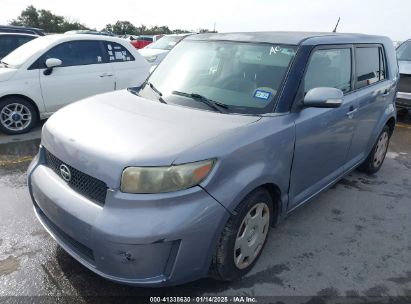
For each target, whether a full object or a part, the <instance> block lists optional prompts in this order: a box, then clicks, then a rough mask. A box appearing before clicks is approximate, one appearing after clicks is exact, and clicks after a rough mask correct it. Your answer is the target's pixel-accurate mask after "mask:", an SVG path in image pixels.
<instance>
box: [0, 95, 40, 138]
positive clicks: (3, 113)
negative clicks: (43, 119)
mask: <svg viewBox="0 0 411 304" xmlns="http://www.w3.org/2000/svg"><path fill="white" fill-rule="evenodd" d="M37 121H38V117H37V112H36V109H35V107H34V106H33V104H32V103H30V102H29V101H27V100H26V99H24V98H22V97H6V98H4V99H2V100H0V131H2V132H4V133H6V134H10V135H14V134H21V133H26V132H28V131H30V130H31V129H32V128H33V127H34V126H35V125H36V124H37Z"/></svg>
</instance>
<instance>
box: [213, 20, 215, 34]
mask: <svg viewBox="0 0 411 304" xmlns="http://www.w3.org/2000/svg"><path fill="white" fill-rule="evenodd" d="M213 32H214V33H215V22H214V29H213Z"/></svg>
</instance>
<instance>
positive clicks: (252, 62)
mask: <svg viewBox="0 0 411 304" xmlns="http://www.w3.org/2000/svg"><path fill="white" fill-rule="evenodd" d="M397 82H398V66H397V62H396V54H395V49H394V47H393V44H392V41H391V40H390V39H388V38H385V37H379V36H367V35H358V34H335V33H286V32H264V33H231V34H230V33H228V34H202V35H194V36H190V37H187V38H186V39H184V40H183V41H182V42H181V43H179V44H178V45H177V46H176V47H175V48H174V49H173V50H172V51H171V52H170V53H169V55H168V56H167V57H166V58H165V59H164V60H163V62H162V63H161V64H160V65H159V66H158V67H157V69H156V70H155V71H154V72H153V73H152V74H151V75H150V77H149V78H148V79H147V81H146V82H145V83H144V84H143V85H142V86H141V87H138V88H137V87H136V88H130V89H128V90H124V91H119V92H112V93H107V94H103V95H97V96H94V97H91V98H88V99H85V100H83V101H81V102H77V103H75V104H72V105H69V106H67V107H65V108H64V109H62V110H60V111H58V112H57V113H56V114H54V115H53V116H52V117H51V118H50V119H49V120H48V121H47V123H46V124H45V125H44V128H43V133H42V141H41V148H40V152H39V154H38V155H37V157H36V158H35V159H34V160H33V162H32V164H31V165H30V168H29V174H28V185H29V188H30V193H31V195H32V199H33V204H34V210H35V213H36V215H37V217H38V219H39V220H40V222H41V223H42V224H43V226H44V227H45V229H46V230H47V231H48V232H49V233H50V234H51V235H52V236H53V237H54V238H55V239H56V241H57V242H58V243H59V244H60V245H61V246H62V247H63V248H64V249H65V250H66V251H67V252H68V253H69V254H70V255H72V256H73V257H74V258H75V259H76V260H78V261H79V262H80V263H82V264H83V265H84V266H86V267H87V268H89V269H90V270H91V271H94V272H95V273H97V274H99V275H101V276H103V277H105V278H107V279H110V280H113V281H117V282H121V283H126V284H132V285H140V286H163V285H175V284H181V283H184V282H188V281H192V280H196V279H199V278H202V277H205V276H208V275H210V276H212V277H214V278H216V279H220V280H234V279H237V278H239V277H241V276H243V275H244V274H246V273H247V272H248V271H249V270H250V269H251V268H252V267H253V266H254V265H255V263H256V262H257V260H258V257H259V256H260V254H261V252H262V250H263V247H264V244H265V243H266V241H267V236H268V234H269V232H270V227H273V226H275V225H276V224H277V223H278V222H279V221H280V220H281V219H282V218H284V217H285V216H287V215H288V214H289V213H290V212H292V211H293V210H295V209H296V208H297V207H300V206H302V205H304V204H305V203H306V202H308V201H309V200H310V199H311V198H312V197H314V196H315V195H317V194H318V193H320V192H321V191H323V190H325V189H327V188H328V187H330V186H331V185H333V184H334V183H336V182H337V181H338V180H339V179H340V178H342V177H343V176H344V175H345V174H347V173H349V172H350V171H351V170H353V169H355V168H357V167H358V168H359V169H361V170H363V171H365V172H368V173H375V172H377V171H378V170H379V169H380V167H381V166H382V164H383V161H384V157H385V154H386V151H387V148H388V144H389V139H390V136H391V134H392V132H393V130H394V126H395V121H396V116H395V115H396V111H395V95H396V93H397ZM272 241H275V240H272ZM284 245H286V244H284ZM273 256H275V254H274V255H273Z"/></svg>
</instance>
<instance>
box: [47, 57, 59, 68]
mask: <svg viewBox="0 0 411 304" xmlns="http://www.w3.org/2000/svg"><path fill="white" fill-rule="evenodd" d="M62 64H63V62H62V61H61V60H60V59H57V58H49V59H47V60H46V67H48V68H54V67H57V66H60V65H62Z"/></svg>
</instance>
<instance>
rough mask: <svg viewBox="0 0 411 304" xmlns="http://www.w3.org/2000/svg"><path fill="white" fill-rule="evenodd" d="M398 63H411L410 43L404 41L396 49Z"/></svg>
mask: <svg viewBox="0 0 411 304" xmlns="http://www.w3.org/2000/svg"><path fill="white" fill-rule="evenodd" d="M397 57H398V60H399V61H411V41H405V42H404V43H403V44H401V45H400V46H399V47H398V49H397Z"/></svg>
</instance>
